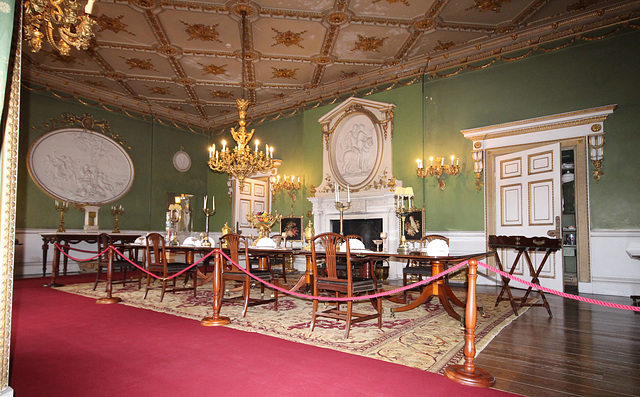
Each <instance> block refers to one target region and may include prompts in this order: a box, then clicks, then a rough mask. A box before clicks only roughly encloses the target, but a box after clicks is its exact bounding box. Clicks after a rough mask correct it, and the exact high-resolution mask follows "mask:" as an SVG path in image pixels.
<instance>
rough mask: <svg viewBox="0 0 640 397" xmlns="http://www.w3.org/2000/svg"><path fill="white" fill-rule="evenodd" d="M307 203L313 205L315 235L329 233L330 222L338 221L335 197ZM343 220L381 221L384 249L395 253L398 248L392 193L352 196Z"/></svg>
mask: <svg viewBox="0 0 640 397" xmlns="http://www.w3.org/2000/svg"><path fill="white" fill-rule="evenodd" d="M309 201H311V203H312V204H313V224H314V228H315V231H316V235H318V234H320V233H325V232H330V231H331V221H332V220H335V221H339V220H340V212H339V211H338V210H337V209H336V206H335V197H334V196H333V195H328V196H325V197H310V198H309ZM345 201H346V199H345ZM343 219H345V220H347V219H382V230H383V231H385V232H387V241H386V242H385V244H384V249H385V250H386V251H389V250H391V251H395V249H396V248H397V247H398V241H399V238H400V232H399V221H398V218H397V217H396V213H395V204H394V201H393V192H372V194H357V195H356V194H352V195H351V207H350V208H349V209H348V210H346V211H344V217H343ZM381 249H382V247H381Z"/></svg>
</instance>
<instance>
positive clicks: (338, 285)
mask: <svg viewBox="0 0 640 397" xmlns="http://www.w3.org/2000/svg"><path fill="white" fill-rule="evenodd" d="M343 242H344V244H345V245H346V249H345V253H344V256H345V257H346V264H347V266H346V273H347V274H346V278H339V277H338V272H337V269H336V264H337V258H338V256H339V251H340V249H339V246H340V244H342V243H343ZM316 246H318V247H316ZM349 248H350V247H349V240H348V239H347V240H346V241H345V237H344V236H342V235H340V234H338V233H322V234H319V235H317V236H315V237H314V238H313V239H312V240H311V260H312V262H313V266H312V267H313V295H314V296H319V293H320V292H326V291H329V292H330V293H333V294H335V296H336V297H348V298H353V297H355V296H357V295H359V294H374V293H376V292H379V291H381V286H380V287H378V286H377V283H376V282H375V280H374V279H373V278H356V277H353V271H352V264H351V254H350V252H349ZM340 256H342V254H341V253H340ZM321 258H324V266H322V267H319V266H318V263H319V261H320V260H321ZM380 284H382V283H380ZM370 301H371V304H372V305H373V308H374V310H375V313H358V312H354V311H353V304H354V303H353V301H352V300H348V301H347V302H346V303H345V302H342V304H344V305H346V311H345V310H341V308H340V306H341V302H339V301H336V302H335V303H334V305H335V306H334V307H329V308H328V309H322V310H319V309H318V302H319V301H318V299H314V300H313V310H312V314H311V327H310V330H311V332H313V329H314V328H315V325H316V318H317V317H327V318H332V319H337V320H343V321H346V326H345V330H344V337H345V339H347V338H349V331H350V329H351V325H352V324H355V323H359V322H361V321H367V320H372V319H378V328H381V327H382V298H380V297H378V298H372V299H370ZM330 306H333V305H331V304H330Z"/></svg>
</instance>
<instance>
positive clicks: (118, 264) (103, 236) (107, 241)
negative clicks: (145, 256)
mask: <svg viewBox="0 0 640 397" xmlns="http://www.w3.org/2000/svg"><path fill="white" fill-rule="evenodd" d="M109 247H113V243H112V241H111V236H110V235H109V233H100V235H98V253H101V252H103V254H102V255H100V256H99V257H98V265H97V266H98V272H97V274H96V281H95V283H94V284H93V290H94V291H95V289H96V287H97V286H98V283H99V282H100V277H101V276H102V274H103V272H104V274H107V271H108V268H109V251H107V248H109ZM119 251H120V252H122V253H129V259H130V260H131V261H132V262H136V263H137V264H138V265H140V266H142V265H141V263H139V262H138V261H137V260H136V259H135V257H134V256H133V255H132V254H131V252H130V251H129V250H128V249H123V248H120V249H119ZM112 271H113V274H116V273H117V274H118V275H120V274H122V279H120V280H113V278H112V280H111V284H122V285H126V284H127V281H129V280H128V278H127V272H131V273H137V275H138V289H139V288H141V287H142V272H141V271H140V269H138V268H136V267H135V266H134V265H133V264H131V262H129V261H127V260H126V259H124V258H122V257H120V256H119V255H117V254H116V253H115V252H114V256H113V261H112ZM113 274H112V276H113ZM104 281H107V280H104Z"/></svg>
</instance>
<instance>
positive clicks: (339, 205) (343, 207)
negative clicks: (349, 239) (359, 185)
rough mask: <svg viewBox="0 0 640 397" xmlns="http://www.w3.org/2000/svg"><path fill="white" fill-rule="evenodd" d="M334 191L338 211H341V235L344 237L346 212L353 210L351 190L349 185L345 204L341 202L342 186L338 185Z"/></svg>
mask: <svg viewBox="0 0 640 397" xmlns="http://www.w3.org/2000/svg"><path fill="white" fill-rule="evenodd" d="M334 189H335V191H334V192H335V194H336V201H335V205H336V209H337V210H338V211H340V234H342V235H344V232H343V227H342V223H343V219H344V212H345V211H346V210H348V209H349V208H351V190H350V189H349V185H347V202H346V203H343V202H342V201H340V185H338V184H337V183H336V184H335V187H334Z"/></svg>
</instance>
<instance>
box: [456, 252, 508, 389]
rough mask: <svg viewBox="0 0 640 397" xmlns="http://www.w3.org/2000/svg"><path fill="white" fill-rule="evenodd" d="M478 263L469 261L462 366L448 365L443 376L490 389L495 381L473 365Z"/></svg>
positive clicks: (490, 375)
mask: <svg viewBox="0 0 640 397" xmlns="http://www.w3.org/2000/svg"><path fill="white" fill-rule="evenodd" d="M477 270H478V261H477V260H475V259H471V260H469V275H468V280H469V286H468V294H467V307H466V314H465V326H466V328H465V345H464V360H465V362H464V364H463V365H450V366H448V367H447V368H446V369H445V371H444V374H445V376H446V377H447V378H449V379H451V380H453V381H454V382H457V383H461V384H463V385H467V386H476V387H491V386H493V385H495V384H496V379H495V378H494V376H493V375H492V374H491V373H489V372H488V371H486V370H484V369H481V368H478V367H476V366H475V364H474V363H473V359H474V357H475V355H476V344H475V337H476V336H475V333H474V332H475V328H476V320H477V318H476V310H477V304H476V279H477V278H478V274H477Z"/></svg>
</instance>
